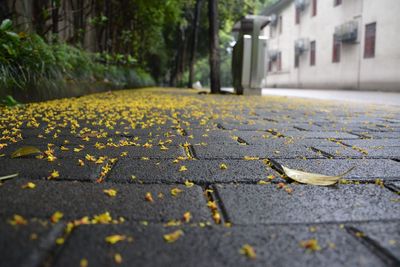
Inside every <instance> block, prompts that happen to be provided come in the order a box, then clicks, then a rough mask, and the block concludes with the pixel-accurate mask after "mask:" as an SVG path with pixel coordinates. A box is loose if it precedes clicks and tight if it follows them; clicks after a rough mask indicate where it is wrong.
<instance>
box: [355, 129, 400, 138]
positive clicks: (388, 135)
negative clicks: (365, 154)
mask: <svg viewBox="0 0 400 267" xmlns="http://www.w3.org/2000/svg"><path fill="white" fill-rule="evenodd" d="M354 134H359V135H362V136H365V137H367V138H371V139H388V138H389V139H400V132H373V131H367V132H365V131H361V132H354Z"/></svg>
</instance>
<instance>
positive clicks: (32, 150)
mask: <svg viewBox="0 0 400 267" xmlns="http://www.w3.org/2000/svg"><path fill="white" fill-rule="evenodd" d="M40 153H42V151H40V149H39V148H37V147H34V146H24V147H21V148H18V149H17V150H15V151H14V152H13V153H12V154H11V158H20V157H24V156H29V155H33V154H40Z"/></svg>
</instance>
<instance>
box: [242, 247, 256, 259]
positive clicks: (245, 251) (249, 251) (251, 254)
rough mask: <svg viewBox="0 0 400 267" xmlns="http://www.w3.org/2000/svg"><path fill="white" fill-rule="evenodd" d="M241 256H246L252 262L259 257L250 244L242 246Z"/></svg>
mask: <svg viewBox="0 0 400 267" xmlns="http://www.w3.org/2000/svg"><path fill="white" fill-rule="evenodd" d="M240 254H242V255H245V256H246V257H247V258H249V259H252V260H254V259H255V258H256V257H257V255H256V252H255V250H254V248H253V247H252V246H250V245H249V244H245V245H243V246H242V248H241V249H240Z"/></svg>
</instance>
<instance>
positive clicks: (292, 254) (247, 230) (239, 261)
mask: <svg viewBox="0 0 400 267" xmlns="http://www.w3.org/2000/svg"><path fill="white" fill-rule="evenodd" d="M309 229H310V228H309V226H297V227H294V226H273V227H268V226H254V227H236V226H234V227H232V228H223V227H206V228H199V227H183V228H182V231H183V232H184V235H183V236H182V237H180V238H179V239H178V240H177V241H176V242H174V243H166V242H165V241H164V240H163V235H164V234H169V233H171V232H173V231H175V230H176V228H165V227H162V226H159V225H149V226H147V227H143V226H138V225H96V226H82V227H79V228H78V229H76V230H75V231H74V232H73V234H72V235H71V237H70V239H69V240H68V242H67V243H66V245H65V247H64V248H63V250H62V251H61V254H60V255H58V257H57V258H56V262H55V264H54V266H56V267H64V266H79V262H80V260H81V259H82V258H86V259H87V260H88V263H89V266H113V265H115V262H114V259H113V257H114V255H115V253H119V254H120V255H121V256H122V259H123V261H122V264H121V266H205V265H207V266H282V267H286V266H290V267H297V266H371V267H372V266H373V267H375V266H385V264H384V262H382V261H381V260H380V259H379V258H378V257H377V256H376V255H374V254H372V253H370V252H369V250H368V249H367V248H365V247H364V246H363V245H361V244H360V243H359V242H357V240H355V239H354V238H352V237H351V236H350V235H348V234H347V233H346V231H345V230H344V229H340V228H339V226H335V225H334V226H321V227H316V229H317V232H315V233H312V232H310V230H309ZM114 234H121V235H126V236H128V237H133V242H127V241H122V242H118V243H117V244H115V245H110V244H107V243H106V242H105V241H104V239H105V237H107V236H109V235H114ZM314 238H317V240H318V243H319V245H320V246H321V250H320V251H316V252H308V251H306V249H304V248H303V247H301V245H300V243H301V242H302V241H306V240H310V239H314ZM244 244H250V245H251V246H252V247H253V248H254V250H255V251H256V255H257V256H256V259H253V260H252V259H248V258H247V257H246V256H244V255H242V254H240V249H241V248H242V246H243V245H244ZM333 246H335V247H334V248H333ZM283 248H284V249H283Z"/></svg>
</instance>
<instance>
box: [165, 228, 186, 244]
mask: <svg viewBox="0 0 400 267" xmlns="http://www.w3.org/2000/svg"><path fill="white" fill-rule="evenodd" d="M182 235H183V231H182V230H176V231H175V232H172V233H170V234H165V235H164V240H165V241H166V242H167V243H173V242H175V241H176V240H178V239H179V238H180V237H181V236H182Z"/></svg>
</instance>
